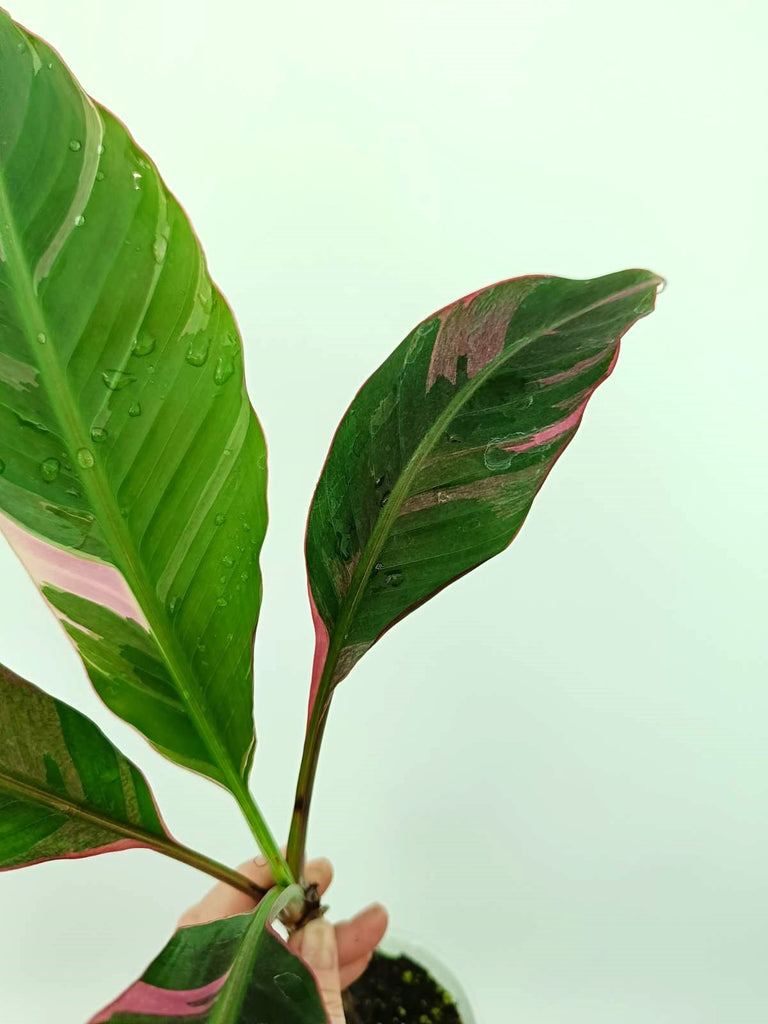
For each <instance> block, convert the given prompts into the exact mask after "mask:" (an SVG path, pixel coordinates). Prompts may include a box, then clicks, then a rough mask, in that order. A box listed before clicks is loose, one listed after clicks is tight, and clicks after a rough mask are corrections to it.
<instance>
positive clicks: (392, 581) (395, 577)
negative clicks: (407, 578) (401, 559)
mask: <svg viewBox="0 0 768 1024" xmlns="http://www.w3.org/2000/svg"><path fill="white" fill-rule="evenodd" d="M402 582H403V574H402V573H401V572H400V570H399V569H395V570H394V571H393V572H390V573H387V579H386V583H387V586H388V587H393V588H394V587H399V586H400V584H401V583H402Z"/></svg>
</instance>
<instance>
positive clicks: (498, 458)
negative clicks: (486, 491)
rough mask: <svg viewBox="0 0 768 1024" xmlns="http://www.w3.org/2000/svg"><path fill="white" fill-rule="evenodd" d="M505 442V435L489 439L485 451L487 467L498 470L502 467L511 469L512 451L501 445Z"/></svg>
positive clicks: (494, 470) (484, 459) (484, 458)
mask: <svg viewBox="0 0 768 1024" xmlns="http://www.w3.org/2000/svg"><path fill="white" fill-rule="evenodd" d="M503 443H504V438H503V437H494V438H493V439H492V440H491V441H489V443H488V445H487V446H486V449H485V452H484V453H483V462H484V463H485V466H486V469H490V470H491V471H492V472H498V470H500V469H509V467H510V466H511V465H512V457H513V455H512V452H506V451H504V449H503V448H500V447H499V445H500V444H503Z"/></svg>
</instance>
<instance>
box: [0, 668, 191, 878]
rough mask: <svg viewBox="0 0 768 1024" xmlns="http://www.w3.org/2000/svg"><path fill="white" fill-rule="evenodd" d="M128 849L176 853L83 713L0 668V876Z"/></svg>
mask: <svg viewBox="0 0 768 1024" xmlns="http://www.w3.org/2000/svg"><path fill="white" fill-rule="evenodd" d="M136 847H145V848H151V849H156V850H160V851H161V852H164V853H170V855H171V856H175V853H174V851H175V850H178V849H179V847H178V844H176V843H175V841H174V840H173V839H172V838H171V836H170V835H169V833H168V832H167V830H166V828H165V826H164V824H163V822H162V820H161V818H160V815H159V814H158V811H157V808H156V807H155V803H154V800H153V798H152V794H151V792H150V790H149V786H148V785H147V782H146V780H145V778H144V776H143V775H142V773H141V772H140V771H139V769H138V768H137V767H136V766H135V765H134V764H132V763H131V762H130V761H129V760H128V759H127V758H126V757H124V756H123V754H121V753H120V751H119V750H118V749H117V748H116V747H115V746H114V745H113V744H112V743H111V742H110V741H109V740H108V739H107V737H106V736H105V735H104V733H103V732H102V731H101V730H100V729H99V728H98V727H97V726H96V725H94V723H93V722H91V721H90V719H88V718H86V717H85V715H82V714H80V712H79V711H75V709H74V708H71V707H69V705H68V704H65V703H64V702H63V701H60V700H56V699H55V698H53V697H50V696H49V695H48V694H46V693H44V692H43V691H42V690H40V689H38V688H37V687H36V686H33V685H32V684H31V683H28V682H27V681H26V680H24V679H21V678H20V677H19V676H17V675H16V674H15V673H13V672H11V671H10V669H7V668H5V666H3V665H0V870H3V869H7V868H16V867H22V866H24V865H27V864H36V863H39V862H41V861H49V860H59V859H64V858H73V857H90V856H92V855H93V854H97V853H108V852H110V851H113V850H126V849H131V848H136Z"/></svg>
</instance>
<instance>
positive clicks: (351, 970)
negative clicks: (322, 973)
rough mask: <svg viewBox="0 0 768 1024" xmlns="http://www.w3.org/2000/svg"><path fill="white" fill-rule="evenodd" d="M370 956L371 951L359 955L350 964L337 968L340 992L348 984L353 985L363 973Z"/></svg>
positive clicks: (371, 954)
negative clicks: (366, 954)
mask: <svg viewBox="0 0 768 1024" xmlns="http://www.w3.org/2000/svg"><path fill="white" fill-rule="evenodd" d="M372 956H373V953H369V954H368V956H361V957H360V959H359V960H354V961H353V962H352V963H351V964H347V965H346V966H345V967H341V968H339V983H340V985H341V991H342V992H343V991H344V989H347V988H349V986H350V985H354V983H355V982H356V981H357V979H358V978H359V977H361V975H363V974H365V972H366V969H367V968H368V964H369V963H370V962H371V957H372Z"/></svg>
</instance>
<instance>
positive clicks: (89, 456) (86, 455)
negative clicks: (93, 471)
mask: <svg viewBox="0 0 768 1024" xmlns="http://www.w3.org/2000/svg"><path fill="white" fill-rule="evenodd" d="M77 461H78V464H79V465H80V466H82V467H83V469H90V468H91V467H92V466H93V462H94V459H93V452H92V451H91V450H90V448H78V450H77Z"/></svg>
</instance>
